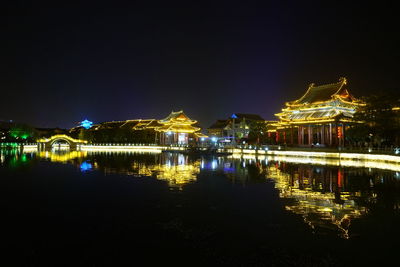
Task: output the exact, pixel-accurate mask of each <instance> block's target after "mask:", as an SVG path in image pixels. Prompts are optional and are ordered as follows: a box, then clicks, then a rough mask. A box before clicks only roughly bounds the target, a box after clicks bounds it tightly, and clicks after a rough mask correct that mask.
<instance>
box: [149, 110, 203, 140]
mask: <svg viewBox="0 0 400 267" xmlns="http://www.w3.org/2000/svg"><path fill="white" fill-rule="evenodd" d="M158 123H159V124H161V126H160V127H156V128H155V130H156V132H157V133H158V138H159V143H160V144H161V145H172V144H179V145H187V144H189V138H199V137H202V136H203V135H202V134H201V133H200V132H199V131H200V128H199V127H195V126H194V124H196V123H197V121H195V120H191V119H190V118H189V117H188V116H186V114H185V113H184V112H183V110H181V111H177V112H173V111H172V112H171V114H169V115H168V117H166V118H165V119H162V120H159V121H158Z"/></svg>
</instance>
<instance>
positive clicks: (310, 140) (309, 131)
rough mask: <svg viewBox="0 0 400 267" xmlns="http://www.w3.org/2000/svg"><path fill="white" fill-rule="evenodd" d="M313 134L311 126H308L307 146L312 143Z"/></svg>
mask: <svg viewBox="0 0 400 267" xmlns="http://www.w3.org/2000/svg"><path fill="white" fill-rule="evenodd" d="M313 137H314V136H313V134H312V128H311V125H309V126H308V144H309V145H311V144H312V143H313Z"/></svg>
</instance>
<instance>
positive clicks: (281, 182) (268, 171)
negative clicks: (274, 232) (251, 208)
mask: <svg viewBox="0 0 400 267" xmlns="http://www.w3.org/2000/svg"><path fill="white" fill-rule="evenodd" d="M214 161H215V162H217V163H218V168H214V167H213V165H214V164H213V163H212V162H211V164H210V163H209V164H204V169H208V170H214V171H220V172H222V173H224V175H225V176H227V177H228V178H229V179H230V180H231V181H232V183H241V184H243V185H247V184H254V183H260V182H266V181H268V180H270V181H273V182H274V186H275V188H276V189H277V190H278V192H279V197H280V198H281V200H282V203H283V204H284V207H285V209H286V210H287V211H289V212H292V213H294V214H298V215H301V216H302V218H303V220H304V222H305V223H306V224H308V225H309V226H310V228H311V229H312V230H313V232H314V233H318V234H325V233H327V232H334V233H336V234H337V235H339V236H340V237H342V238H345V239H348V238H350V237H351V233H350V229H351V222H352V221H353V220H354V219H358V218H362V217H363V216H365V215H367V214H368V213H369V211H370V210H372V209H380V208H384V209H389V210H392V211H398V210H399V205H400V194H399V193H400V181H399V179H398V173H397V172H393V171H382V170H376V169H371V168H368V169H366V168H346V167H341V166H318V165H310V164H298V163H291V162H290V161H289V162H286V161H276V159H275V158H272V157H271V158H264V157H263V158H253V157H249V158H230V159H228V158H220V159H218V160H214Z"/></svg>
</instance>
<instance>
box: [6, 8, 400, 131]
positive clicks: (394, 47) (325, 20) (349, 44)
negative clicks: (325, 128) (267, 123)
mask: <svg viewBox="0 0 400 267" xmlns="http://www.w3.org/2000/svg"><path fill="white" fill-rule="evenodd" d="M39 2H40V1H36V2H34V1H32V2H31V3H29V2H26V3H25V2H21V1H7V4H4V3H2V4H1V5H2V6H1V9H0V10H1V25H2V26H1V30H0V31H1V44H0V46H1V47H0V48H1V51H0V56H1V57H0V72H1V74H0V92H1V98H0V100H1V102H0V120H14V121H17V122H26V123H30V124H33V125H35V126H40V127H57V126H58V127H72V126H75V124H76V123H77V122H78V121H81V120H83V119H85V118H88V119H90V120H92V121H94V122H103V121H112V120H125V119H136V118H158V119H161V118H163V117H165V116H167V115H168V114H169V113H170V112H171V111H172V110H175V111H177V110H180V109H183V110H184V111H185V112H186V113H187V114H188V115H189V116H190V117H191V118H193V119H196V120H198V121H199V122H200V123H201V126H203V127H208V126H209V125H210V124H211V123H212V122H213V121H214V120H216V119H224V118H226V117H228V116H230V115H231V114H232V113H235V112H238V113H256V114H260V115H261V116H263V117H264V118H265V119H274V113H277V112H279V111H280V109H281V108H282V106H283V104H284V102H285V101H289V100H294V99H297V98H299V97H300V96H301V95H302V94H303V93H304V91H305V90H306V88H307V86H308V84H310V83H311V82H315V83H317V84H320V83H331V82H336V81H337V80H338V79H339V77H341V76H345V77H347V78H348V80H349V89H350V91H351V92H352V93H353V94H354V95H355V96H361V95H367V94H369V93H372V92H374V91H380V92H385V91H388V92H389V91H396V90H399V89H400V87H399V86H398V84H399V82H398V79H399V77H400V68H399V62H400V42H399V27H398V26H399V18H398V10H397V9H396V8H395V7H394V6H390V5H387V4H384V2H382V1H378V2H375V3H374V5H370V6H367V5H366V4H365V2H364V3H363V4H362V5H361V4H359V5H355V4H354V6H349V3H350V1H347V4H339V3H337V2H336V1H320V2H328V4H325V5H321V4H315V3H314V4H306V3H305V2H303V1H294V3H289V2H285V1H273V3H271V4H268V3H267V1H258V2H257V1H238V2H234V1H214V2H210V4H207V3H206V2H205V1H196V3H195V1H185V2H182V3H176V4H174V3H173V2H172V1H163V4H160V3H157V2H153V1H140V2H138V3H135V1H129V2H119V1H110V2H108V3H105V4H100V3H99V2H91V3H90V4H89V3H88V4H81V3H80V4H74V3H72V2H70V1H65V3H64V4H63V5H61V4H60V3H58V2H60V1H53V2H49V3H43V4H40V3H39ZM82 2H83V1H82ZM284 2H285V3H284ZM77 3H78V2H77ZM379 5H380V6H379Z"/></svg>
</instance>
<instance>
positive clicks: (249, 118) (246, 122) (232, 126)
mask: <svg viewBox="0 0 400 267" xmlns="http://www.w3.org/2000/svg"><path fill="white" fill-rule="evenodd" d="M253 122H265V120H264V119H263V118H262V117H261V116H259V115H257V114H243V113H235V114H232V115H231V117H230V118H229V119H227V120H217V121H216V122H215V123H213V124H212V125H211V126H210V127H209V128H208V129H207V131H208V135H210V136H215V137H219V138H225V139H227V140H229V141H231V142H237V141H239V140H240V139H242V138H248V136H249V133H250V127H251V123H253Z"/></svg>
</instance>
